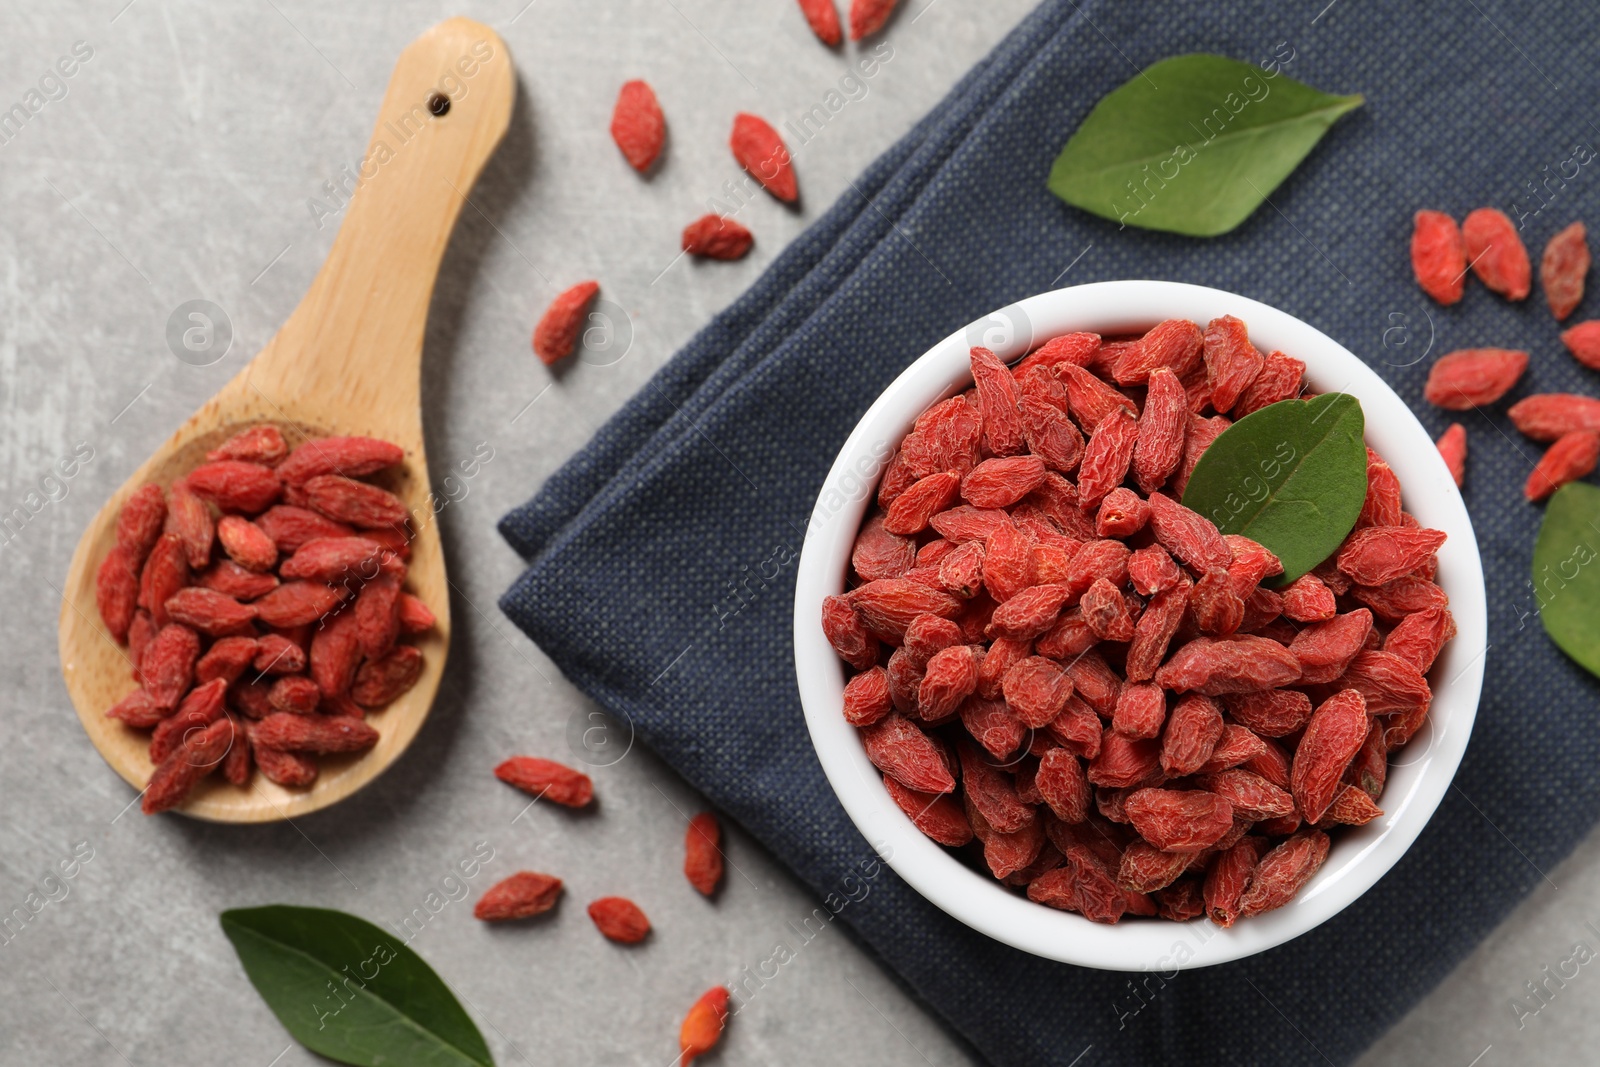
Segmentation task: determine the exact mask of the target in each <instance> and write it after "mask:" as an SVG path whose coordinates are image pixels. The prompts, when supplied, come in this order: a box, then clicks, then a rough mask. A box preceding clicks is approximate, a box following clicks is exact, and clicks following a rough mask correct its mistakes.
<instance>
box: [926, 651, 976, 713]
mask: <svg viewBox="0 0 1600 1067" xmlns="http://www.w3.org/2000/svg"><path fill="white" fill-rule="evenodd" d="M977 687H978V665H977V662H976V660H975V658H974V656H973V650H972V649H971V648H968V647H967V646H966V645H955V646H953V647H950V648H945V649H941V650H940V651H938V652H936V653H934V655H933V657H932V658H931V659H929V660H928V665H927V667H926V668H925V669H924V670H923V674H922V683H921V684H920V685H919V686H918V688H917V713H918V715H920V716H921V717H922V719H923V720H924V721H926V722H938V721H941V720H943V719H946V718H948V717H949V716H951V715H953V714H955V711H956V709H957V708H959V707H960V706H961V702H962V701H963V700H965V699H966V698H967V697H969V696H971V695H972V693H973V690H975V689H977Z"/></svg>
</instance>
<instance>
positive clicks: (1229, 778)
mask: <svg viewBox="0 0 1600 1067" xmlns="http://www.w3.org/2000/svg"><path fill="white" fill-rule="evenodd" d="M1197 784H1198V785H1199V786H1200V787H1201V788H1203V789H1208V790H1210V791H1211V792H1213V793H1216V794H1217V795H1218V796H1220V797H1222V798H1224V799H1225V800H1227V802H1228V803H1229V804H1231V805H1233V810H1234V812H1235V814H1237V815H1238V816H1239V817H1240V818H1243V819H1245V820H1247V821H1249V822H1258V821H1260V820H1261V819H1276V818H1278V817H1279V816H1282V815H1289V814H1291V813H1292V812H1293V811H1294V797H1292V796H1290V795H1289V793H1288V792H1287V791H1286V790H1283V789H1280V788H1278V787H1277V786H1275V785H1273V784H1272V783H1271V782H1269V781H1267V780H1266V779H1265V778H1263V777H1261V775H1259V774H1256V773H1254V772H1252V771H1248V770H1245V769H1243V768H1240V767H1234V768H1231V769H1229V770H1226V771H1218V772H1217V773H1216V774H1205V775H1201V776H1200V778H1199V779H1198V780H1197Z"/></svg>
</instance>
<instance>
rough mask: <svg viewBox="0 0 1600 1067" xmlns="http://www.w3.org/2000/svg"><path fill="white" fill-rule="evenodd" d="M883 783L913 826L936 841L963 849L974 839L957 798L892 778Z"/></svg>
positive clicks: (885, 779)
mask: <svg viewBox="0 0 1600 1067" xmlns="http://www.w3.org/2000/svg"><path fill="white" fill-rule="evenodd" d="M883 786H884V788H885V789H887V790H888V791H889V796H890V797H892V798H893V799H894V802H895V803H896V804H898V805H899V806H900V810H901V811H903V812H905V813H906V816H907V817H908V818H909V819H910V820H911V822H912V823H913V825H915V826H916V828H917V829H918V830H921V831H922V832H923V834H925V835H926V836H928V837H929V838H931V839H932V840H934V841H936V842H937V843H939V844H941V845H945V846H948V847H950V848H960V847H961V846H962V845H965V844H966V843H967V842H969V841H971V840H972V826H971V825H970V824H969V823H968V822H967V817H966V815H965V814H963V813H962V811H961V805H960V804H958V803H957V802H956V800H955V798H953V797H950V796H948V795H942V794H938V793H919V792H917V791H916V790H914V789H907V788H906V787H905V786H903V785H901V784H900V783H899V782H897V781H895V780H894V779H893V778H890V777H885V778H884V779H883Z"/></svg>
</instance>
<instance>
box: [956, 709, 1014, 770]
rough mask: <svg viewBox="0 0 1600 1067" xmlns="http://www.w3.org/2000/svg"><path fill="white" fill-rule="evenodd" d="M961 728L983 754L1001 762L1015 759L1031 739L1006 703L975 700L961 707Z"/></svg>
mask: <svg viewBox="0 0 1600 1067" xmlns="http://www.w3.org/2000/svg"><path fill="white" fill-rule="evenodd" d="M960 715H961V726H962V728H963V729H965V730H966V731H967V733H968V734H970V735H971V736H972V739H973V740H974V741H976V742H978V744H980V745H982V746H983V750H984V751H985V752H987V753H989V755H991V756H993V757H994V758H995V759H997V760H1004V759H1008V758H1010V757H1011V756H1012V755H1014V754H1015V753H1016V751H1017V749H1018V748H1020V747H1021V746H1022V743H1023V741H1024V740H1026V739H1027V736H1028V728H1027V727H1026V726H1023V725H1022V720H1020V719H1018V718H1017V716H1016V715H1015V714H1013V712H1012V710H1011V709H1010V708H1009V707H1007V706H1006V703H1005V701H1003V700H995V699H986V698H984V697H981V696H978V697H973V698H972V699H970V700H968V701H967V702H966V703H964V704H962V705H961V711H960Z"/></svg>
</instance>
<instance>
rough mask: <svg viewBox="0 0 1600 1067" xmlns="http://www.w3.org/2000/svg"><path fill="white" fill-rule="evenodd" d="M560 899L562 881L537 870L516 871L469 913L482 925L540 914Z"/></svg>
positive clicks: (496, 885) (495, 886) (486, 894)
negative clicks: (480, 921)
mask: <svg viewBox="0 0 1600 1067" xmlns="http://www.w3.org/2000/svg"><path fill="white" fill-rule="evenodd" d="M560 899H561V879H559V878H557V877H555V876H554V875H549V874H540V873H538V872H537V871H518V872H517V873H516V874H513V875H512V876H511V877H509V878H503V879H501V880H500V881H498V882H496V883H495V884H494V885H492V886H490V887H489V889H488V890H487V891H486V892H485V893H484V894H483V896H481V897H479V898H478V903H477V904H476V905H474V906H473V909H472V914H473V916H474V917H476V918H478V919H480V920H482V921H483V922H505V921H507V920H510V919H528V918H532V917H533V916H535V915H542V914H544V913H545V912H547V911H549V910H550V909H551V908H553V907H555V906H556V902H557V901H558V900H560Z"/></svg>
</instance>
